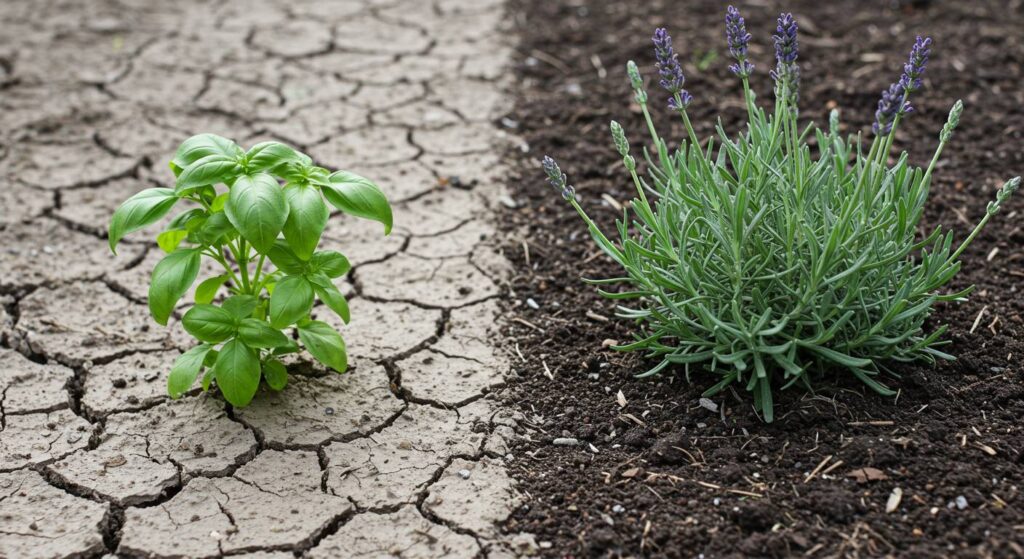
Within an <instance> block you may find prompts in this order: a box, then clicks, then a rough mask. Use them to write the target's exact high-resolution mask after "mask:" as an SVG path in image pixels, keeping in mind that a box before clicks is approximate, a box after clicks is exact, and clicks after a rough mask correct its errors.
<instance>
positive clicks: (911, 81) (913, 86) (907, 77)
mask: <svg viewBox="0 0 1024 559" xmlns="http://www.w3.org/2000/svg"><path fill="white" fill-rule="evenodd" d="M931 53H932V39H931V37H925V38H923V39H922V38H921V37H920V36H918V38H917V40H916V41H914V46H913V48H911V49H910V59H909V60H908V61H907V63H906V64H904V65H903V76H901V77H900V85H902V86H903V89H905V90H907V91H908V92H914V91H917V90H918V89H921V76H922V75H924V70H925V67H927V66H928V57H929V56H930V55H931Z"/></svg>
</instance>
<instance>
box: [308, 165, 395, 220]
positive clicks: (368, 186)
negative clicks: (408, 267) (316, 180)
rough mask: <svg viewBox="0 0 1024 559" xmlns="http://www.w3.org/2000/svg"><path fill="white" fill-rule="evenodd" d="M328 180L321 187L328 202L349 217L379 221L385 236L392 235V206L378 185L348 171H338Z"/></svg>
mask: <svg viewBox="0 0 1024 559" xmlns="http://www.w3.org/2000/svg"><path fill="white" fill-rule="evenodd" d="M328 180H329V183H328V184H324V185H321V188H322V189H323V192H324V196H326V197H327V201H328V202H330V203H331V204H333V205H334V207H336V208H338V209H339V210H341V211H343V212H345V213H347V214H349V215H354V216H356V217H361V218H364V219H372V220H374V221H379V222H381V223H383V224H384V234H385V235H387V234H389V233H391V224H392V216H391V205H390V204H388V199H387V197H386V196H385V195H384V192H382V191H381V189H380V188H379V187H378V186H377V185H376V184H374V183H372V182H370V181H369V180H368V179H365V178H363V177H361V176H359V175H357V174H355V173H349V172H348V171H336V172H334V173H332V174H331V175H330V177H328Z"/></svg>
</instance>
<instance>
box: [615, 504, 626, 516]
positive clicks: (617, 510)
mask: <svg viewBox="0 0 1024 559" xmlns="http://www.w3.org/2000/svg"><path fill="white" fill-rule="evenodd" d="M612 512H614V513H615V514H622V513H624V512H626V509H625V508H623V507H622V505H615V506H613V507H612Z"/></svg>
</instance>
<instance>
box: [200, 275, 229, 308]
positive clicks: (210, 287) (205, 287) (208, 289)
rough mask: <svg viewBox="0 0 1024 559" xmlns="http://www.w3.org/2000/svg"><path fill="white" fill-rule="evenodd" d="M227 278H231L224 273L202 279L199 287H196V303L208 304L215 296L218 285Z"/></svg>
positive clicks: (222, 283)
mask: <svg viewBox="0 0 1024 559" xmlns="http://www.w3.org/2000/svg"><path fill="white" fill-rule="evenodd" d="M229 279H231V276H229V275H228V274H224V275H220V276H214V277H212V278H210V279H207V280H203V282H202V283H200V284H199V287H197V288H196V303H199V304H201V305H206V304H209V303H210V302H211V301H213V298H214V297H216V296H217V291H218V290H219V289H220V286H222V285H224V282H226V281H228V280H229Z"/></svg>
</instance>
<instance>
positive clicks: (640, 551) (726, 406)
mask: <svg viewBox="0 0 1024 559" xmlns="http://www.w3.org/2000/svg"><path fill="white" fill-rule="evenodd" d="M740 7H741V8H742V11H743V14H744V15H745V16H746V17H747V25H748V30H749V31H750V32H751V33H752V34H753V35H754V39H753V44H754V46H753V47H752V49H751V50H752V52H753V54H752V56H753V59H754V62H755V63H756V64H757V70H756V74H755V79H754V80H753V85H754V87H755V89H756V91H757V92H759V93H760V97H761V99H762V101H764V100H768V99H770V98H771V97H770V91H771V90H770V85H769V81H768V77H767V73H768V72H767V71H768V70H769V69H770V66H771V63H772V52H771V50H770V39H769V34H770V33H771V32H772V31H773V30H774V27H775V25H774V18H775V16H776V15H777V14H778V12H779V11H780V10H781V9H783V8H784V9H786V10H790V11H792V12H793V13H794V14H795V15H796V17H797V20H798V22H799V24H800V33H801V35H800V46H801V50H800V64H801V67H802V71H803V72H802V75H803V92H802V100H801V105H802V107H803V112H802V116H803V117H805V118H807V119H815V120H817V121H818V122H821V123H824V122H826V121H827V114H828V111H829V109H830V108H832V107H834V106H838V107H840V108H841V109H842V114H843V121H844V123H845V126H846V127H847V131H855V130H857V129H867V128H868V127H869V125H870V122H871V119H872V115H873V112H874V108H875V104H876V102H877V99H878V94H879V92H880V91H881V90H882V89H883V88H885V87H886V86H887V85H888V84H889V83H890V82H891V81H893V80H895V79H896V78H897V76H898V75H899V73H900V71H901V69H902V63H903V62H904V60H905V57H906V53H907V51H908V50H909V47H910V45H911V44H912V42H913V40H914V36H915V35H916V34H918V33H920V34H930V35H931V36H932V37H933V38H934V40H935V52H934V55H933V57H932V62H931V64H930V66H929V68H928V73H927V78H926V80H925V83H926V88H925V91H924V92H923V94H921V95H918V96H917V97H916V98H915V99H914V105H915V107H916V108H917V111H916V113H915V114H913V115H912V117H911V118H910V120H909V121H907V122H906V125H905V126H904V127H902V128H901V129H900V132H899V135H898V141H897V147H899V148H905V149H909V150H910V153H911V154H912V160H913V161H915V162H916V163H917V164H923V163H926V162H927V160H928V159H929V158H930V157H931V153H932V151H933V150H934V147H935V144H936V141H937V135H938V131H939V129H940V128H941V126H942V123H943V122H944V121H945V117H946V114H947V111H948V108H949V107H950V106H951V105H952V104H953V102H954V101H955V100H956V99H957V98H962V99H963V100H964V102H965V104H966V106H967V110H966V112H965V113H964V116H963V119H962V122H961V125H960V129H959V130H958V131H957V134H956V136H955V138H954V141H953V143H952V145H951V146H950V147H949V148H948V149H947V151H946V154H945V156H944V161H943V163H942V164H941V165H940V167H939V168H938V170H937V172H936V175H935V185H934V188H933V196H932V200H931V203H930V204H929V206H928V213H927V216H926V218H925V225H926V226H932V225H935V224H942V225H944V226H948V227H955V228H956V230H957V232H958V233H959V236H960V237H962V236H963V235H964V234H966V231H967V230H968V227H969V224H970V223H973V222H974V221H976V220H977V219H979V218H980V217H981V216H982V215H983V213H984V208H985V205H986V203H987V202H988V200H990V199H991V198H992V196H993V194H994V192H995V190H996V188H997V187H998V186H999V185H1000V184H1001V182H1002V181H1003V180H1004V179H1006V178H1008V177H1011V176H1013V175H1015V174H1019V173H1021V172H1022V171H1024V157H1022V147H1024V142H1022V138H1021V136H1022V131H1024V109H1022V107H1024V93H1022V85H1024V80H1022V70H1021V64H1022V62H1024V43H1022V40H1021V32H1020V31H1021V29H1022V28H1024V11H1022V10H1024V9H1022V7H1021V2H1020V1H1019V0H1017V1H1012V2H996V1H990V2H952V1H949V2H908V3H904V4H894V3H892V2H882V1H869V2H822V1H809V0H807V1H804V0H800V1H796V0H794V1H790V2H788V3H786V4H780V5H776V3H775V2H768V1H758V2H751V3H748V4H741V6H740ZM724 11H725V4H719V3H717V2H696V1H692V2H680V1H671V0H664V1H654V2H644V3H643V5H642V6H641V5H640V3H639V2H621V1H613V0H606V1H583V0H576V1H571V0H561V1H557V2H553V1H551V0H514V1H513V2H512V7H511V13H510V17H513V18H514V20H515V24H516V26H517V28H518V33H519V34H520V35H521V37H522V44H521V46H520V49H519V55H518V58H517V67H516V72H517V76H518V81H517V86H518V103H517V106H516V108H515V110H514V111H513V113H512V114H510V115H509V118H510V119H512V120H513V121H515V122H516V123H518V128H517V129H516V130H515V132H516V133H518V134H520V135H521V136H522V139H523V141H524V142H525V143H526V144H527V146H528V149H524V150H522V151H516V152H515V155H514V157H515V158H516V159H517V160H518V168H517V169H516V170H515V172H514V173H513V176H512V177H511V180H510V185H511V186H510V188H511V189H512V192H511V193H512V198H513V200H514V201H515V202H516V204H517V206H516V207H515V208H510V209H507V210H505V215H504V216H502V219H501V223H503V224H505V225H504V227H507V230H506V234H507V239H508V241H507V244H506V246H505V252H506V255H507V256H508V257H509V258H510V259H511V260H512V261H513V262H514V264H515V267H516V270H517V275H516V276H515V278H514V280H513V282H512V287H513V292H514V296H513V297H512V298H511V299H510V302H509V304H510V309H509V310H510V314H511V315H512V320H511V321H510V322H509V326H508V328H507V340H508V343H509V345H510V347H512V348H513V350H514V351H515V350H518V352H519V353H520V354H521V359H517V362H516V364H515V373H516V374H515V375H513V377H514V378H513V381H512V387H513V392H512V394H513V398H514V399H515V404H516V405H517V406H518V407H519V409H520V410H522V412H523V413H524V414H525V416H526V418H527V425H528V426H529V427H530V428H531V429H530V431H529V434H530V437H532V441H528V442H523V443H522V444H521V445H520V446H519V447H518V448H517V449H515V456H516V460H515V462H514V465H513V467H512V468H513V472H512V473H513V475H514V476H515V477H516V478H518V479H519V480H520V481H521V487H522V489H523V491H524V492H525V494H526V495H527V502H526V505H525V506H523V507H522V508H521V509H520V510H519V511H518V512H517V513H516V514H515V515H514V516H513V517H512V518H511V519H510V521H509V522H508V526H507V528H508V530H509V531H510V532H530V533H533V534H534V535H535V536H536V538H537V541H538V542H540V543H541V547H542V549H541V552H542V553H543V554H544V555H546V556H550V557H608V556H610V557H622V556H651V557H696V556H699V555H701V554H703V556H704V557H789V556H804V555H807V556H814V557H834V556H850V557H875V556H900V557H934V556H964V557H1014V556H1024V512H1022V510H1024V497H1022V495H1021V490H1022V489H1024V458H1022V456H1024V454H1022V452H1024V433H1022V429H1021V422H1022V418H1024V368H1022V361H1021V360H1022V358H1024V342H1022V334H1024V324H1022V316H1021V315H1022V311H1024V299H1022V297H1021V282H1022V278H1024V248H1022V246H1024V245H1022V243H1024V231H1022V226H1021V223H1022V220H1021V217H1022V215H1024V195H1022V194H1018V196H1017V197H1016V198H1015V199H1014V200H1013V201H1012V202H1011V203H1010V204H1009V206H1008V207H1007V208H1005V209H1004V211H1003V212H1001V213H1000V214H999V215H997V216H996V218H995V219H993V221H992V222H991V223H990V224H989V226H988V228H987V229H986V230H985V231H984V233H982V234H981V236H980V237H979V238H978V239H977V241H976V242H975V243H974V245H973V246H972V247H971V248H970V249H969V250H968V251H967V252H966V253H965V255H964V259H963V272H962V273H961V274H960V276H959V277H958V278H957V279H956V280H955V282H954V285H953V287H954V288H956V287H960V286H963V285H966V284H970V283H973V284H976V285H977V291H976V292H975V293H974V294H973V295H972V296H971V299H970V301H969V302H968V303H965V304H960V305H945V306H941V307H939V308H938V309H937V312H936V314H935V320H934V324H933V325H932V326H934V325H936V324H940V323H943V322H946V323H949V324H950V325H951V331H950V333H949V335H948V338H949V339H950V340H952V342H953V344H952V345H951V346H949V348H948V349H949V351H951V352H952V353H953V354H955V355H957V356H958V357H959V360H958V361H956V362H955V363H943V364H941V365H937V366H930V365H921V366H904V367H900V368H899V370H900V371H901V372H902V378H901V379H899V380H893V381H891V382H890V385H891V386H894V387H896V388H899V389H900V395H899V397H898V398H895V399H894V398H885V397H881V396H877V395H875V394H873V393H871V392H869V391H867V390H865V389H864V387H863V386H861V385H858V384H857V383H856V382H843V383H842V384H840V385H838V386H837V385H829V384H827V379H824V380H822V381H820V382H819V383H818V385H817V388H818V392H817V393H816V394H808V393H805V392H801V391H798V390H791V391H789V392H787V393H785V395H784V396H783V397H781V398H779V399H777V407H776V410H777V411H776V417H777V419H776V421H775V423H773V424H764V423H762V422H761V420H760V419H759V418H758V416H757V415H756V414H755V413H754V411H753V409H752V406H751V399H750V397H749V395H748V394H747V393H746V392H743V391H738V392H732V393H731V392H729V391H726V392H725V393H724V394H723V395H720V396H718V397H716V398H715V403H716V404H717V405H718V406H719V409H720V411H719V412H718V413H713V412H711V411H709V410H707V409H705V408H702V407H700V406H699V404H698V401H699V397H700V393H701V391H702V390H703V389H704V388H706V387H707V386H708V385H709V384H710V383H711V382H712V381H710V380H709V379H708V378H707V377H704V378H702V377H700V376H699V375H697V376H695V378H694V381H695V384H694V385H693V386H690V385H688V384H686V382H685V381H684V379H683V378H681V376H674V375H673V374H665V375H662V376H661V377H659V378H656V379H653V380H643V379H634V378H632V377H633V375H634V374H636V373H639V372H642V371H644V370H646V367H648V366H650V365H651V364H650V363H646V362H645V361H644V360H643V359H642V357H641V356H639V355H629V354H619V353H615V352H613V351H611V350H608V349H605V348H604V347H603V346H604V342H605V340H627V339H629V332H630V328H629V325H628V324H626V323H623V322H619V321H616V320H614V319H612V320H607V319H606V318H603V317H612V316H613V312H614V309H613V305H612V303H611V302H608V301H605V300H602V299H601V298H600V297H598V296H597V295H596V294H595V293H594V291H593V289H592V288H590V287H588V286H586V285H584V284H583V283H581V281H580V279H579V278H580V277H581V276H586V277H596V278H600V277H612V276H615V275H618V274H617V270H616V269H615V267H614V266H613V265H612V264H611V263H610V262H609V261H608V260H607V259H606V258H604V257H602V256H601V255H599V254H598V252H597V250H596V248H595V246H594V244H593V243H592V242H591V241H590V239H589V237H588V236H587V234H586V231H585V229H584V226H583V224H582V223H581V222H580V220H579V219H578V218H577V216H576V215H575V213H574V212H573V211H572V209H571V208H570V207H569V206H568V205H567V204H565V203H563V202H562V201H561V199H560V197H559V196H558V195H557V193H555V192H554V191H553V190H552V189H551V188H550V187H549V186H547V185H546V184H545V183H544V181H543V177H542V173H541V171H540V169H539V166H538V160H539V158H540V157H541V156H542V155H544V154H551V155H553V156H555V157H556V158H558V159H559V160H560V161H561V162H562V164H563V168H564V170H565V171H567V172H568V174H569V176H570V178H571V180H572V182H573V183H574V184H575V185H576V187H577V189H578V191H579V194H580V197H581V199H582V201H583V204H584V205H585V207H586V209H587V210H588V211H589V212H590V213H591V215H592V216H595V217H596V218H597V219H598V220H599V221H600V222H601V223H602V224H604V225H605V226H608V227H610V226H611V224H612V223H613V220H614V219H615V218H616V217H618V215H619V214H618V212H617V211H616V210H614V209H613V208H612V206H611V205H610V204H609V203H607V202H603V201H602V197H603V196H607V197H610V198H611V199H613V200H616V201H618V202H626V201H628V200H629V199H630V198H631V197H632V184H631V183H630V181H629V180H628V176H627V175H626V174H625V172H624V171H623V170H622V168H621V165H620V162H619V161H620V160H619V158H618V156H617V154H616V153H615V152H614V150H613V149H612V145H611V140H610V138H609V136H608V133H607V126H608V121H609V120H611V119H613V118H614V119H617V120H619V121H620V122H622V123H623V125H624V126H625V127H626V130H627V132H629V133H631V136H632V138H633V140H634V141H639V140H640V139H641V132H642V130H643V127H642V121H641V117H640V115H639V111H638V108H637V107H636V106H634V105H631V93H630V90H629V87H628V84H627V81H626V78H625V77H624V69H623V65H624V64H625V62H626V61H627V60H629V59H634V60H636V61H638V62H639V63H640V65H641V69H642V70H643V71H644V73H645V76H647V80H648V82H649V83H650V82H652V81H653V80H652V78H651V77H652V75H653V73H654V71H653V68H652V60H651V59H652V53H651V48H650V41H649V37H650V35H651V32H652V30H653V29H654V27H655V26H666V27H668V29H669V31H670V32H671V33H672V35H673V36H674V37H675V39H676V41H675V43H676V47H677V49H678V50H679V51H681V53H682V55H681V59H682V60H683V62H684V69H685V70H686V74H687V77H688V82H687V87H688V88H689V90H690V91H691V92H692V93H693V95H694V96H695V98H696V100H695V101H694V104H693V107H692V109H691V116H692V117H693V119H694V121H695V122H696V123H698V124H697V127H698V132H699V134H700V135H701V136H702V137H706V136H707V135H709V134H710V133H711V132H712V128H711V127H712V125H713V122H714V119H715V118H716V117H717V116H718V115H721V118H722V120H723V123H724V124H725V126H726V127H727V129H730V130H736V129H737V124H738V120H739V118H740V117H741V116H742V114H743V108H742V104H741V100H740V99H741V97H740V88H739V84H738V82H737V80H736V79H735V78H733V76H732V75H731V74H729V73H728V71H727V70H726V67H727V65H728V63H729V61H728V60H726V57H727V56H728V52H727V51H726V50H724V48H723V43H724V39H723V34H724V32H723V25H722V20H723V17H724ZM713 57H715V58H713ZM708 59H711V62H710V65H707V66H705V67H704V69H701V68H700V67H699V66H702V64H701V61H702V60H708ZM651 97H652V103H653V104H654V105H657V108H656V109H655V113H656V120H657V122H658V123H659V125H660V127H661V128H662V132H663V133H665V132H666V131H667V126H668V124H667V123H669V122H675V119H674V118H673V116H672V115H671V114H669V112H668V111H667V110H665V109H664V108H662V104H663V94H662V93H661V92H659V91H657V90H655V89H652V90H651ZM505 124H506V126H508V125H513V126H514V124H512V123H509V122H508V121H505ZM668 136H670V137H673V138H678V137H681V131H680V130H679V129H678V127H676V128H675V129H673V130H672V131H671V134H668ZM638 149H639V144H634V153H637V150H638ZM524 246H525V247H527V249H528V253H527V250H524ZM997 249H998V252H997ZM530 299H532V300H533V302H535V303H536V306H537V307H538V308H532V307H533V306H534V305H533V304H532V303H528V301H529V300H530ZM979 313H980V315H981V316H980V319H979V318H978V316H979ZM975 322H977V325H976V327H973V326H974V324H975ZM972 327H973V331H972ZM548 369H549V370H550V371H551V373H552V374H553V376H554V379H553V380H552V379H549V378H548V376H547V375H546V374H545V371H546V370H548ZM620 391H621V393H622V395H623V396H624V398H625V401H626V402H627V403H626V405H625V406H620V404H619V403H617V394H618V393H619V392H620ZM559 437H572V438H576V439H578V440H579V441H580V443H581V444H580V446H575V447H572V446H555V445H553V444H552V440H553V439H554V438H559ZM591 445H592V446H593V447H592V448H591ZM865 468H868V469H866V470H865ZM812 473H814V474H815V475H810V474H812ZM858 474H859V476H860V478H861V479H858ZM865 477H867V478H868V479H864V478H865ZM896 489H900V490H902V501H901V504H900V505H899V508H898V509H897V510H896V511H895V512H893V513H890V514H887V513H886V512H885V507H886V501H887V499H888V498H889V496H890V494H891V493H892V492H893V491H894V490H896Z"/></svg>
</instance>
